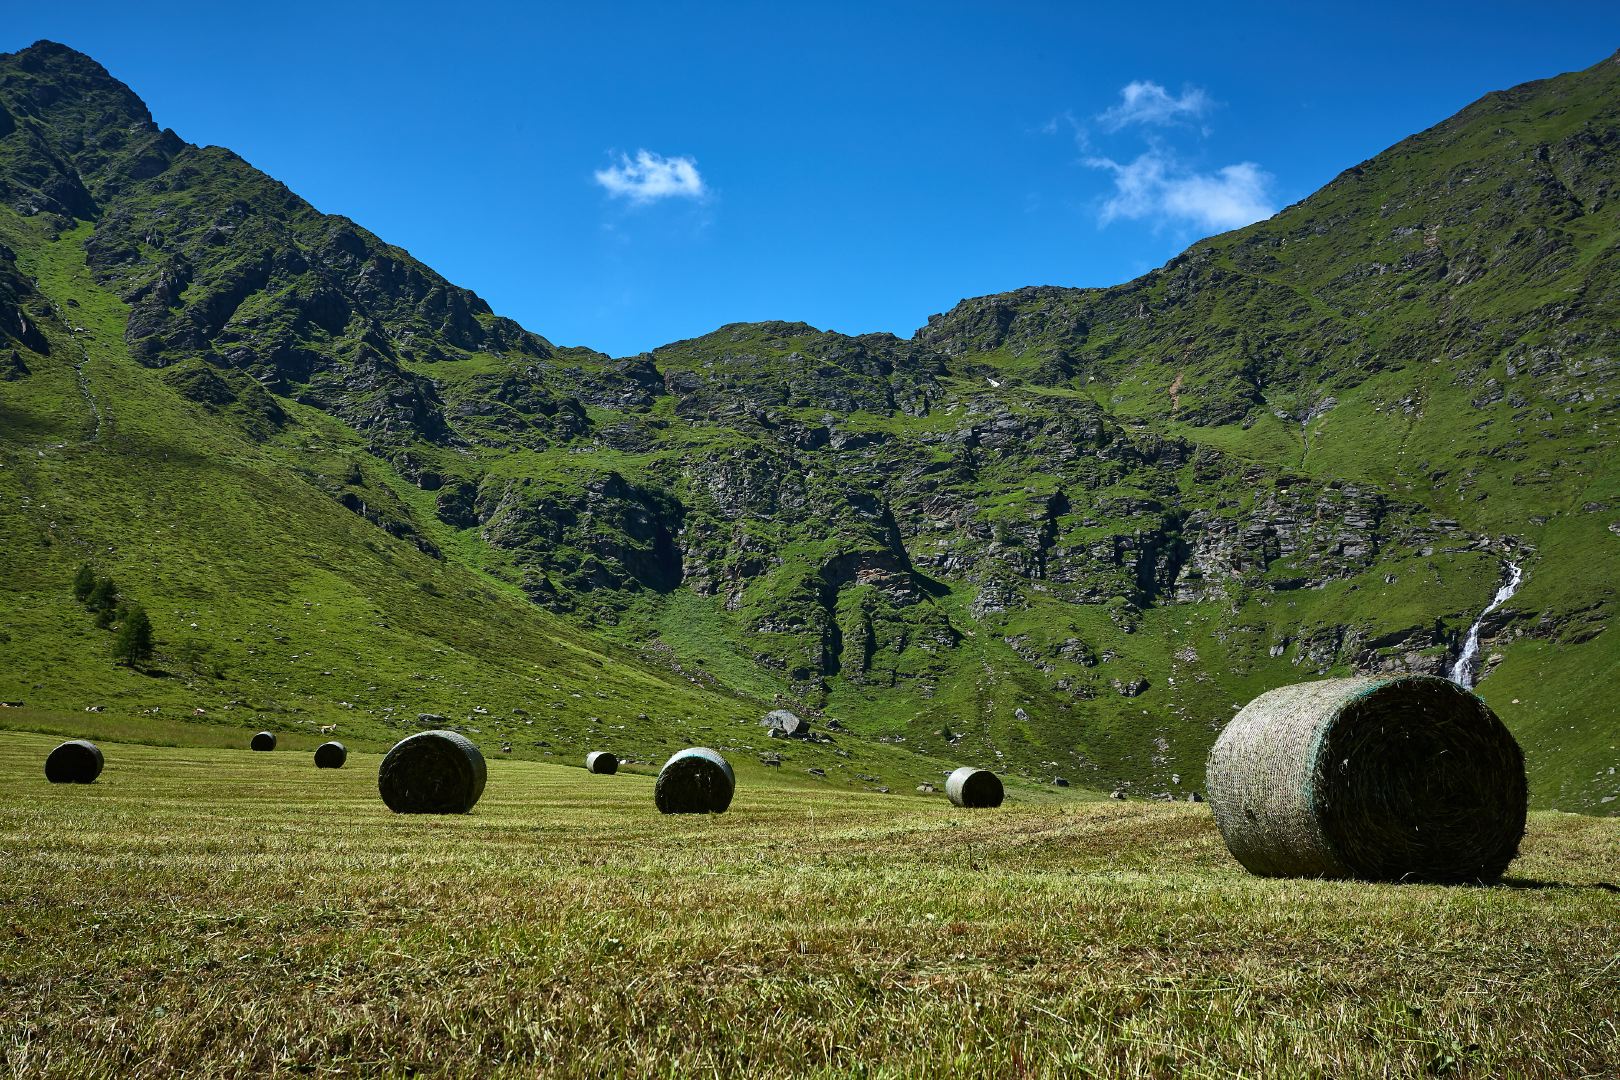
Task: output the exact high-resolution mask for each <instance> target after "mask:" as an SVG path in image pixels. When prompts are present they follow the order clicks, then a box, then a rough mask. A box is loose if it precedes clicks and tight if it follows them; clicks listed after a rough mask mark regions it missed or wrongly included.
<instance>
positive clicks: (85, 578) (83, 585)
mask: <svg viewBox="0 0 1620 1080" xmlns="http://www.w3.org/2000/svg"><path fill="white" fill-rule="evenodd" d="M95 587H96V572H95V571H94V570H92V569H90V564H89V563H84V564H82V565H81V566H80V567H79V572H78V573H77V574H75V575H74V577H73V599H75V600H77V601H78V602H79V603H81V604H82V603H84V602H85V601H86V600H89V599H90V593H91V592H92V591H94V590H95Z"/></svg>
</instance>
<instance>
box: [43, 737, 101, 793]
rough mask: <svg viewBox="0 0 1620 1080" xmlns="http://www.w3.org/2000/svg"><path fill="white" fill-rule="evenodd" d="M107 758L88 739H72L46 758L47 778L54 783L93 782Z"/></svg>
mask: <svg viewBox="0 0 1620 1080" xmlns="http://www.w3.org/2000/svg"><path fill="white" fill-rule="evenodd" d="M105 764H106V760H105V759H104V758H103V757H102V756H101V747H99V746H97V745H96V744H95V743H93V742H91V741H90V740H88V739H70V740H69V741H67V742H65V743H63V744H62V745H61V746H58V747H57V748H56V749H55V750H52V751H51V753H50V756H49V757H47V758H46V759H45V779H47V780H49V781H50V782H51V783H53V784H93V783H95V781H96V777H98V776H100V775H101V767H102V766H103V765H105Z"/></svg>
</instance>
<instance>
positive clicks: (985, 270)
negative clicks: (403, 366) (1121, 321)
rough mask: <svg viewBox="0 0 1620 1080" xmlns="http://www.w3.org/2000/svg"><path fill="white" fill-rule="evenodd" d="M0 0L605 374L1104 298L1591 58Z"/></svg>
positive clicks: (3, 27)
mask: <svg viewBox="0 0 1620 1080" xmlns="http://www.w3.org/2000/svg"><path fill="white" fill-rule="evenodd" d="M7 6H8V7H9V8H10V10H8V11H7V13H6V17H5V19H4V20H3V21H0V31H3V36H0V50H6V51H10V50H13V49H17V48H21V47H23V46H25V45H27V44H29V43H30V42H32V41H34V40H36V39H38V38H52V39H54V40H58V41H61V42H64V43H65V44H68V45H71V46H73V47H75V48H77V49H80V50H82V51H84V52H87V53H89V54H90V55H92V56H94V57H95V58H96V59H98V60H100V61H101V62H102V63H103V64H105V65H106V66H107V68H108V69H109V70H110V71H111V72H112V73H113V74H114V75H116V76H117V77H119V78H121V79H123V80H124V81H125V82H127V83H129V84H130V85H131V86H132V87H133V88H134V89H135V91H136V92H137V93H139V94H140V95H141V96H142V97H143V98H144V99H145V100H146V101H147V103H148V104H149V105H150V106H151V108H152V112H153V114H154V116H155V117H156V118H157V120H158V122H159V123H160V124H163V125H166V126H169V127H172V128H174V129H175V130H176V131H177V132H179V134H180V135H181V136H182V137H184V138H185V139H187V140H190V141H192V142H197V143H204V144H207V143H217V144H220V145H224V146H229V147H230V148H232V149H233V150H235V151H237V152H238V153H240V154H241V155H242V156H243V157H245V158H247V159H248V160H249V161H251V162H252V163H253V164H255V165H257V166H258V167H260V168H262V169H264V170H265V171H266V172H269V173H271V174H272V175H274V176H276V177H277V178H279V179H281V180H283V181H285V182H286V183H287V184H288V185H289V186H291V187H292V188H293V189H294V190H295V191H297V192H298V193H299V194H301V195H303V196H304V197H305V198H307V199H309V200H310V201H311V202H312V203H314V204H315V205H316V206H317V207H319V208H320V209H322V210H325V211H328V212H331V213H339V214H345V215H347V216H349V217H352V218H354V219H355V220H356V221H358V222H360V223H361V224H362V225H364V226H366V227H367V228H369V229H371V230H373V231H374V232H376V233H378V234H379V235H381V236H382V237H383V238H384V239H386V240H388V241H391V242H393V243H396V244H399V245H401V246H403V247H405V248H408V249H409V250H410V251H411V252H412V253H413V254H415V255H416V256H417V257H418V258H421V259H422V260H424V261H425V262H427V263H428V264H430V265H432V266H433V267H435V268H436V269H438V270H439V271H440V272H442V273H444V274H445V275H446V276H447V277H449V278H450V279H451V280H453V281H456V282H458V283H459V284H462V285H465V286H468V287H469V288H472V289H474V290H476V291H477V292H479V293H480V294H481V295H483V296H484V297H485V298H486V299H487V300H489V302H490V303H491V304H492V305H493V306H494V307H495V309H496V310H497V311H499V312H501V313H502V314H506V315H510V316H512V317H513V318H516V319H518V320H519V321H520V322H522V323H523V324H524V325H526V326H528V327H529V328H530V329H533V330H536V331H538V332H539V333H541V334H544V335H545V336H546V337H548V338H550V339H551V340H553V341H555V342H557V343H559V344H564V345H589V346H591V347H592V348H597V349H601V350H604V351H606V352H610V353H613V354H615V355H623V354H629V353H634V352H638V351H641V350H643V349H649V348H652V347H654V346H656V345H659V344H662V343H665V342H668V341H672V340H676V339H679V338H684V337H691V336H694V335H697V334H701V333H705V332H707V331H709V330H712V329H714V328H715V327H717V326H719V325H722V324H724V323H727V322H736V321H742V320H754V319H770V318H778V319H793V320H802V321H805V322H809V323H811V324H813V325H815V326H819V327H823V328H828V329H836V330H842V331H846V332H850V333H860V332H866V331H873V330H888V331H892V332H895V333H898V334H900V335H902V336H908V335H909V334H910V333H911V332H912V331H913V330H914V329H915V328H916V327H918V326H920V325H921V324H922V323H923V322H924V321H925V320H926V319H927V317H928V315H929V314H930V313H933V312H939V311H944V310H946V309H948V308H949V307H950V306H951V305H953V304H954V303H956V301H957V300H959V299H961V298H963V297H967V296H977V295H982V294H984V293H990V292H999V291H1003V290H1006V289H1012V288H1017V287H1019V286H1021V285H1033V284H1060V285H1110V284H1115V283H1117V282H1120V281H1124V280H1127V279H1129V278H1132V277H1134V276H1136V275H1138V274H1140V273H1142V272H1144V271H1146V270H1148V269H1151V268H1152V267H1154V266H1157V265H1159V264H1160V263H1162V262H1163V261H1165V260H1166V259H1167V258H1169V257H1170V256H1172V255H1174V254H1175V253H1176V252H1177V251H1179V250H1181V249H1182V248H1183V247H1185V246H1186V245H1187V244H1188V243H1190V242H1191V241H1193V240H1196V239H1198V238H1199V237H1201V236H1205V235H1208V234H1210V233H1212V232H1219V231H1222V230H1224V229H1225V228H1229V227H1232V226H1233V225H1236V224H1242V223H1243V222H1245V221H1247V220H1250V219H1252V218H1254V217H1256V216H1263V215H1265V214H1266V213H1267V212H1270V211H1274V210H1276V209H1277V208H1280V207H1282V206H1284V205H1287V204H1288V203H1291V202H1294V201H1297V200H1299V199H1301V198H1303V197H1305V196H1306V195H1308V194H1310V193H1311V192H1312V191H1313V190H1315V189H1316V188H1318V187H1320V186H1321V185H1322V184H1324V183H1325V182H1327V181H1328V180H1330V179H1332V177H1333V176H1334V175H1335V174H1337V173H1338V172H1339V171H1340V170H1341V169H1343V168H1346V167H1348V166H1350V165H1353V164H1355V163H1357V162H1359V161H1361V160H1363V159H1365V158H1367V157H1370V156H1372V155H1373V154H1376V153H1377V152H1378V151H1380V150H1382V149H1383V148H1385V147H1386V146H1388V145H1390V144H1392V143H1394V142H1396V141H1398V140H1399V139H1401V138H1403V137H1405V136H1406V135H1409V134H1411V133H1412V132H1415V131H1418V130H1421V129H1422V128H1424V127H1427V126H1429V125H1430V124H1433V123H1435V122H1437V121H1439V120H1441V119H1443V118H1444V117H1446V116H1448V115H1450V114H1451V113H1453V112H1455V111H1456V110H1457V109H1459V108H1461V107H1462V106H1464V105H1466V104H1467V103H1468V102H1470V101H1472V100H1474V99H1475V98H1477V97H1478V96H1480V95H1481V94H1483V93H1485V92H1486V91H1489V90H1493V89H1499V88H1502V87H1506V86H1510V85H1513V84H1515V83H1519V82H1523V81H1525V80H1527V79H1532V78H1539V77H1543V76H1547V75H1552V74H1556V73H1558V72H1561V71H1567V70H1572V69H1576V68H1582V67H1587V66H1589V65H1591V64H1593V63H1596V62H1597V61H1598V60H1600V59H1602V58H1603V57H1605V56H1607V55H1609V54H1611V53H1613V52H1615V50H1616V49H1617V48H1620V5H1617V4H1614V3H1612V2H1608V3H1590V4H1586V3H1565V4H1560V5H1558V11H1557V14H1556V15H1555V16H1554V15H1547V14H1541V13H1538V12H1536V11H1534V10H1533V9H1532V7H1531V6H1530V5H1524V4H1506V3H1501V4H1498V3H1488V2H1487V3H1466V4H1464V3H1429V4H1415V3H1411V2H1409V0H1408V2H1406V3H1400V4H1383V3H1367V4H1361V5H1355V6H1354V9H1353V10H1352V6H1351V5H1336V6H1335V7H1337V8H1339V9H1340V10H1336V11H1329V10H1322V11H1318V10H1316V9H1317V8H1318V5H1301V4H1284V3H1271V4H1267V3H1257V4H1246V5H1244V4H1225V5H1212V4H1209V3H1207V2H1199V3H1174V2H1166V3H1160V4H1156V5H1146V4H1136V5H1131V4H1118V3H1111V4H1106V5H1090V4H1041V3H1025V4H1020V5H1000V4H988V3H987V4H982V5H957V4H951V3H940V2H934V3H895V4H877V3H852V4H803V5H786V4H779V5H778V4H773V5H741V4H718V3H717V4H704V5H698V4H690V5H686V4H671V3H667V2H665V3H656V4H654V3H648V4H641V3H637V4H613V3H598V4H585V5H581V4H577V3H573V4H568V5H555V6H553V5H547V4H532V3H531V4H524V3H509V4H507V3H487V4H481V3H475V2H464V3H460V4H455V5H445V4H442V3H435V4H413V3H389V4H381V3H378V4H344V3H341V2H334V0H328V2H326V3H319V4H317V3H304V2H302V0H292V2H287V3H280V4H277V5H263V4H252V5H236V4H221V3H217V2H216V3H190V4H177V3H165V2H163V0H148V2H144V3H141V4H129V3H127V2H121V3H116V4H114V3H102V2H100V0H91V2H81V3H76V4H72V5H68V4H45V5H41V4H32V5H22V4H11V5H7Z"/></svg>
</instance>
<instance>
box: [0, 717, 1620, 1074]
mask: <svg viewBox="0 0 1620 1080" xmlns="http://www.w3.org/2000/svg"><path fill="white" fill-rule="evenodd" d="M51 745H52V740H51V739H49V738H46V737H44V736H38V735H20V734H7V735H4V736H0V860H3V862H4V865H5V867H6V873H5V874H3V875H0V907H3V908H4V910H5V911H6V913H7V917H6V932H5V934H4V935H0V1033H3V1035H4V1038H3V1039H0V1067H3V1068H4V1069H5V1070H6V1072H7V1073H8V1074H10V1075H17V1076H30V1077H74V1078H78V1077H100V1076H130V1075H139V1076H148V1075H167V1074H170V1073H185V1074H188V1075H190V1074H196V1075H210V1076H266V1075H345V1076H347V1075H376V1074H384V1075H425V1076H468V1077H473V1076H478V1077H486V1076H534V1075H537V1074H540V1075H546V1076H590V1077H598V1076H671V1077H684V1076H699V1075H726V1076H731V1075H739V1076H743V1075H745V1076H758V1077H770V1076H827V1077H834V1076H836V1077H847V1076H868V1077H901V1076H925V1075H926V1076H939V1075H946V1074H948V1075H952V1076H962V1077H996V1078H1001V1077H1014V1076H1018V1077H1065V1078H1067V1077H1082V1076H1096V1077H1230V1076H1266V1077H1278V1078H1285V1077H1322V1076H1333V1077H1362V1076H1369V1077H1370V1076H1379V1077H1433V1076H1444V1077H1479V1078H1485V1077H1549V1078H1550V1077H1609V1076H1614V1075H1616V1073H1617V1072H1620V1028H1617V1024H1620V1005H1617V1001H1620V998H1617V996H1616V994H1615V989H1616V986H1617V983H1620V973H1617V970H1616V960H1615V958H1616V956H1617V955H1620V920H1617V919H1616V918H1615V916H1616V913H1617V911H1620V896H1616V890H1617V885H1616V882H1615V868H1616V866H1617V865H1620V827H1617V826H1620V823H1617V822H1615V821H1612V820H1600V819H1595V818H1591V817H1581V816H1576V815H1569V814H1556V813H1537V814H1533V815H1532V816H1531V819H1530V828H1529V832H1528V834H1527V835H1526V837H1525V841H1524V845H1523V851H1522V854H1521V856H1520V857H1519V858H1518V859H1517V860H1516V861H1515V862H1514V863H1513V865H1512V866H1511V867H1510V868H1509V871H1508V877H1507V879H1506V880H1505V882H1504V883H1503V884H1502V885H1501V886H1498V887H1493V888H1459V887H1445V886H1433V885H1370V884H1365V883H1359V882H1342V881H1315V880H1284V879H1263V878H1255V877H1251V876H1249V875H1248V874H1247V873H1246V872H1245V871H1244V870H1243V869H1242V868H1241V867H1239V866H1238V864H1237V863H1236V862H1234V861H1233V860H1232V859H1231V858H1230V856H1228V855H1227V853H1226V851H1225V849H1224V848H1223V847H1222V845H1221V841H1220V838H1219V836H1218V834H1217V833H1216V831H1215V826H1214V823H1213V822H1212V820H1211V819H1210V816H1209V814H1208V813H1207V811H1206V810H1205V808H1203V807H1193V806H1187V805H1185V804H1181V805H1178V806H1171V805H1159V804H1153V803H1146V802H1141V801H1132V802H1125V803H1119V802H1113V801H1110V800H1100V801H1093V802H1088V803H1072V804H1069V805H1065V806H1047V807H1040V806H1031V805H1029V804H1027V803H1025V804H1023V805H1019V806H1012V805H1009V806H1005V807H1003V808H1001V809H999V810H991V811H977V812H967V811H952V810H951V809H950V808H948V807H945V806H943V805H933V806H930V805H929V804H927V803H924V802H921V801H918V800H898V799H893V798H885V797H883V796H880V795H872V794H865V793H843V792H837V793H835V792H829V791H826V790H824V789H814V788H803V787H799V788H794V787H790V786H788V784H787V782H786V781H787V779H788V774H786V773H783V772H779V771H774V770H769V769H765V768H763V767H760V766H757V765H754V766H750V767H746V768H744V769H743V770H741V771H740V773H739V790H738V795H737V799H736V802H735V803H733V805H732V808H731V811H730V812H729V813H727V814H724V815H719V816H700V817H696V818H694V817H663V816H661V815H659V814H658V813H657V811H656V810H655V809H654V808H653V804H652V781H651V777H650V776H649V775H646V773H645V772H644V771H638V772H635V773H628V774H626V773H621V774H620V775H618V776H592V775H589V774H587V773H586V772H584V770H582V769H578V768H572V769H565V768H561V767H558V766H555V765H550V764H544V763H535V762H520V761H501V760H496V761H492V762H491V763H490V772H489V784H488V787H487V789H486V793H485V795H484V798H483V800H482V801H481V802H480V803H479V804H478V806H477V808H476V809H475V810H474V811H473V813H472V814H470V815H468V816H465V817H462V816H453V817H449V818H432V819H425V818H421V817H411V816H406V815H395V814H391V813H389V812H388V810H387V809H386V808H385V807H384V806H383V805H382V803H381V801H380V800H379V799H378V798H377V791H376V786H375V785H376V764H377V758H376V756H375V755H373V754H359V753H357V754H353V755H351V756H350V760H349V763H348V766H347V767H345V768H344V769H342V770H338V771H328V770H317V769H315V768H314V767H313V766H312V764H311V762H310V759H309V755H308V754H307V753H303V752H296V753H290V752H283V751H281V750H278V751H277V752H275V753H272V754H255V753H251V752H249V751H246V750H242V749H240V748H238V749H235V750H225V749H211V748H186V749H167V748H153V747H145V746H129V745H122V744H116V743H108V744H105V745H104V746H103V749H104V750H105V752H106V755H107V767H106V770H105V771H104V772H103V773H102V775H101V779H100V781H99V782H97V783H96V784H94V785H91V786H88V787H80V786H77V785H65V786H56V785H50V784H47V783H46V782H45V780H44V778H43V777H42V776H41V775H40V762H41V760H42V759H43V757H44V755H45V754H46V753H47V752H48V750H49V748H50V746H51Z"/></svg>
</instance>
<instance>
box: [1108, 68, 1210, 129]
mask: <svg viewBox="0 0 1620 1080" xmlns="http://www.w3.org/2000/svg"><path fill="white" fill-rule="evenodd" d="M1119 97H1120V102H1119V104H1118V105H1115V106H1113V107H1112V108H1110V109H1105V110H1104V111H1103V112H1101V113H1098V114H1097V122H1098V123H1100V124H1101V125H1102V126H1103V130H1105V131H1118V130H1119V129H1120V128H1123V127H1129V126H1130V125H1131V124H1172V123H1175V122H1176V121H1177V120H1196V119H1197V118H1198V117H1200V116H1203V115H1204V114H1205V113H1206V112H1208V111H1209V109H1210V106H1211V105H1212V104H1214V103H1213V102H1211V101H1210V100H1209V95H1208V94H1206V93H1204V92H1203V91H1202V90H1200V89H1198V88H1197V87H1195V86H1190V87H1188V88H1186V89H1185V90H1183V91H1182V92H1181V96H1180V97H1177V96H1175V95H1173V94H1171V93H1170V92H1169V91H1168V90H1166V89H1165V88H1164V87H1162V86H1160V85H1159V84H1158V83H1156V82H1149V81H1147V80H1145V79H1139V80H1137V81H1135V82H1129V83H1126V84H1125V86H1124V88H1123V89H1121V90H1120V92H1119Z"/></svg>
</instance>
